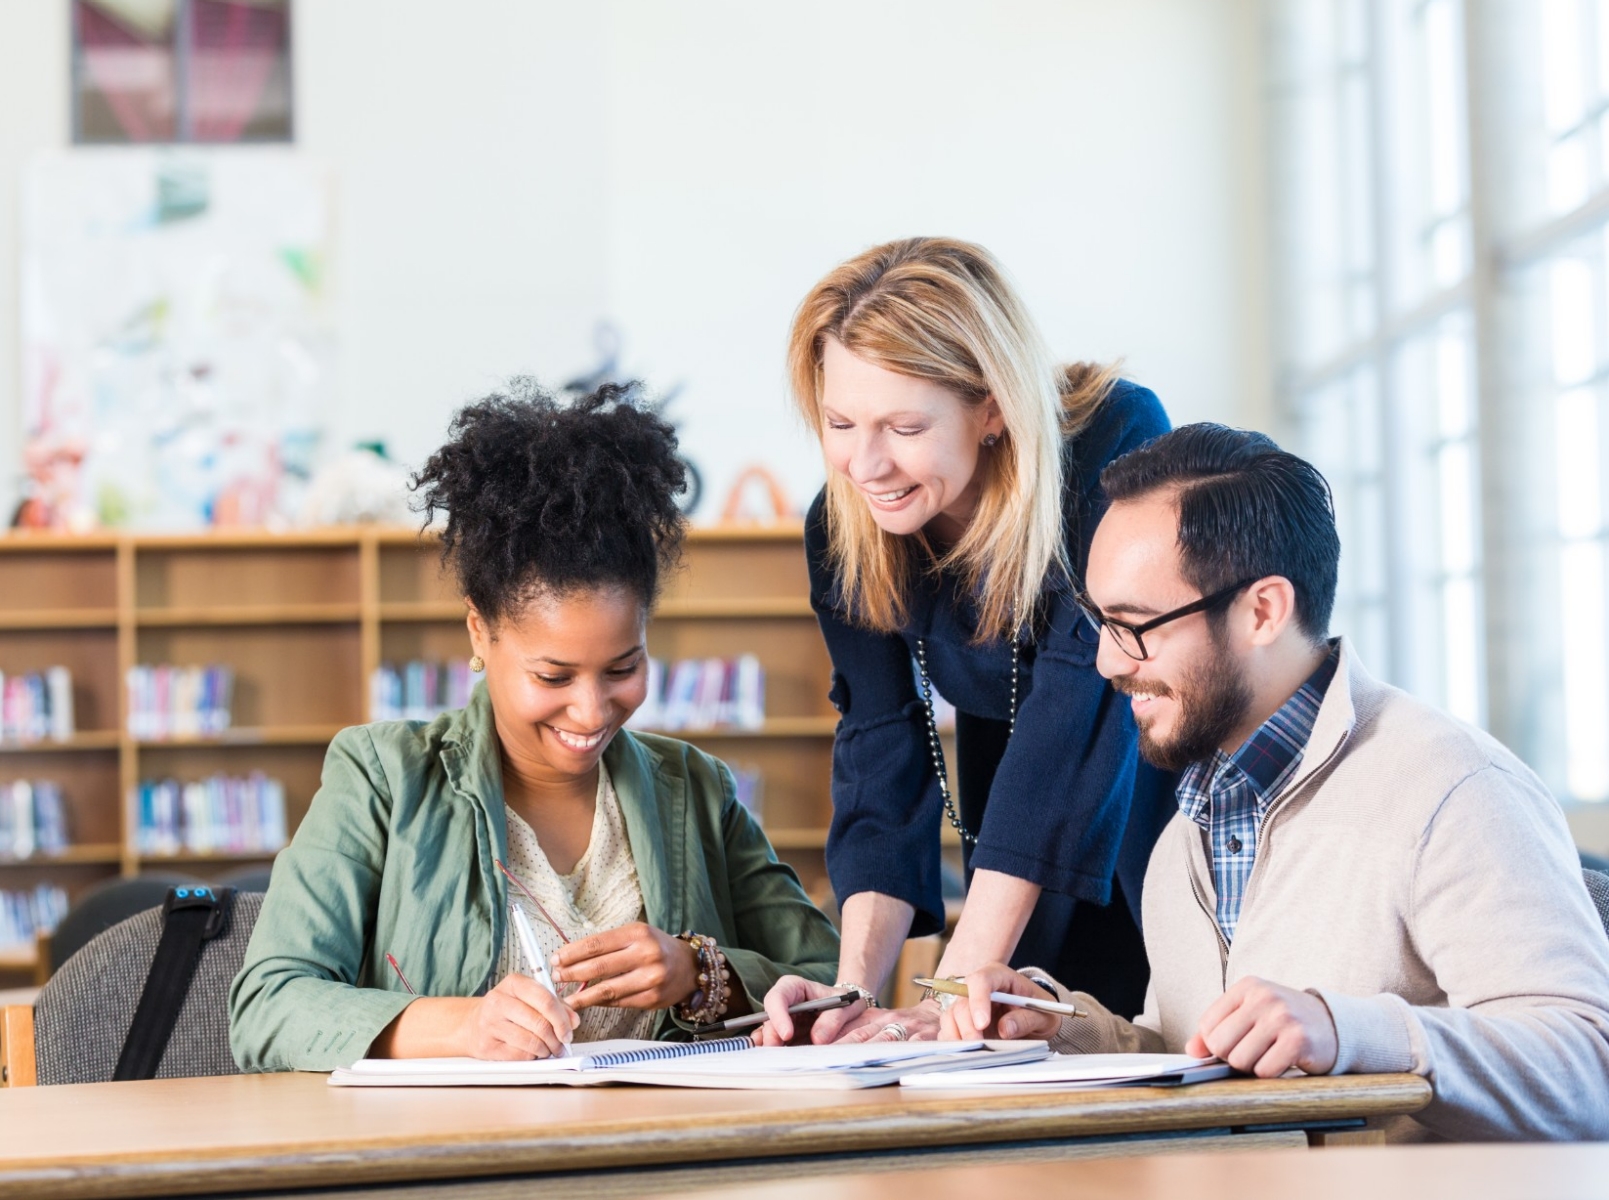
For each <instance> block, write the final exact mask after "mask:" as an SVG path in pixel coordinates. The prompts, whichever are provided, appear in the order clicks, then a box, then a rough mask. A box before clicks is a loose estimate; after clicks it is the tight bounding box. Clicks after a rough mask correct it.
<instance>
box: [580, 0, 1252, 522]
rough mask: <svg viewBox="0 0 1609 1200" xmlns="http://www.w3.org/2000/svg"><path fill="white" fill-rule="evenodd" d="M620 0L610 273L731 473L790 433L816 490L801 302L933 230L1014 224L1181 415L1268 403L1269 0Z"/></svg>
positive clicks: (1094, 333)
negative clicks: (790, 389) (752, 0)
mask: <svg viewBox="0 0 1609 1200" xmlns="http://www.w3.org/2000/svg"><path fill="white" fill-rule="evenodd" d="M611 13H612V16H613V21H612V23H611V32H610V38H609V44H610V48H611V51H612V60H611V61H612V67H613V75H614V86H613V88H612V89H611V93H610V95H611V106H610V130H611V139H610V140H611V163H612V166H613V171H614V175H613V179H612V185H611V188H610V200H611V205H612V220H611V227H612V228H611V250H612V258H611V263H610V268H611V269H610V280H611V286H610V295H611V299H612V300H613V304H614V310H615V312H617V313H618V314H619V316H620V317H621V319H622V320H623V322H624V324H625V325H626V326H627V327H628V328H629V329H630V330H631V331H632V334H633V338H634V341H635V344H636V346H637V348H638V351H639V353H640V356H641V360H642V362H643V363H644V364H645V365H647V366H648V367H650V368H651V369H652V370H653V372H654V373H655V375H656V376H657V377H659V378H663V379H667V380H671V379H674V380H686V381H687V385H688V392H687V398H686V400H685V401H684V402H681V403H679V404H678V411H680V412H682V413H684V414H685V416H686V418H687V420H686V433H687V440H688V441H689V442H690V444H691V445H692V447H693V448H694V453H695V455H696V456H697V458H698V460H699V461H700V462H701V463H708V464H709V467H710V469H711V473H712V474H716V475H717V476H724V475H728V474H729V473H730V468H731V467H732V466H734V465H736V464H738V463H740V462H742V461H743V460H745V459H748V458H754V457H758V456H761V455H766V454H768V453H769V454H771V455H775V456H778V457H780V458H781V460H782V462H781V465H782V466H783V467H784V468H785V470H786V473H787V478H788V482H789V483H790V485H791V487H792V490H793V491H794V493H795V494H796V495H798V496H800V497H802V498H803V497H807V496H808V495H809V494H811V493H813V492H814V490H815V488H816V486H818V484H819V481H820V478H821V471H820V467H819V459H818V456H817V455H816V453H815V450H814V448H813V447H812V446H811V445H809V443H808V439H807V437H806V436H805V434H804V433H803V432H802V426H800V425H799V424H798V423H797V422H796V421H795V420H794V419H793V418H792V417H791V415H790V414H789V413H788V412H787V410H786V399H785V397H786V392H785V387H784V381H783V370H782V354H783V348H784V346H785V344H786V339H787V331H788V325H789V321H790V318H791V316H792V312H793V308H794V306H795V305H796V304H797V303H798V301H799V300H800V298H801V297H802V296H803V294H804V292H805V291H806V290H807V289H808V288H809V287H810V285H811V284H813V283H814V282H815V281H816V280H817V279H818V278H819V277H820V276H821V275H822V274H823V273H825V272H826V271H827V270H829V269H830V268H831V267H832V266H834V265H835V264H836V263H838V262H839V261H841V260H842V259H844V258H847V257H848V256H849V255H851V254H853V253H855V252H857V251H859V250H861V249H863V248H865V247H867V246H870V245H873V244H875V243H877V242H880V241H885V240H887V239H890V238H895V237H903V236H909V235H912V234H919V233H920V234H947V235H953V236H958V237H964V238H968V239H971V240H974V241H978V242H981V243H983V244H984V245H986V246H988V247H989V248H990V249H991V250H993V251H994V252H995V254H996V255H997V256H999V257H1000V258H1001V259H1002V261H1003V262H1004V263H1005V265H1006V267H1007V268H1008V270H1010V271H1011V272H1012V274H1013V275H1014V276H1015V278H1016V279H1017V281H1018V283H1019V284H1020V285H1021V287H1022V288H1023V290H1024V292H1025V294H1026V296H1027V298H1028V301H1029V307H1030V310H1031V311H1032V312H1033V313H1034V314H1035V315H1036V317H1037V319H1038V320H1039V322H1040V323H1041V325H1042V327H1043V328H1044V331H1045V334H1046V337H1047V338H1048V340H1049V341H1050V343H1051V345H1052V347H1053V348H1054V349H1055V350H1056V351H1058V352H1059V353H1060V354H1062V355H1064V356H1066V357H1067V358H1099V359H1107V358H1113V357H1123V358H1124V359H1126V361H1127V364H1128V372H1129V374H1130V375H1131V376H1132V377H1133V378H1136V379H1138V380H1140V381H1142V382H1144V383H1146V384H1148V385H1150V386H1152V387H1154V388H1155V389H1156V390H1157V392H1158V394H1159V395H1160V396H1161V398H1162V400H1163V402H1164V404H1166V405H1167V407H1168V409H1169V411H1170V412H1171V414H1172V415H1173V417H1174V419H1175V421H1184V420H1194V419H1200V418H1205V417H1215V418H1219V419H1226V420H1234V421H1245V422H1247V423H1262V422H1263V421H1264V420H1265V419H1266V414H1267V411H1268V407H1267V406H1268V395H1269V390H1270V389H1269V386H1268V381H1267V379H1266V376H1265V369H1264V363H1265V361H1266V353H1265V345H1264V341H1263V332H1262V329H1263V324H1264V318H1265V313H1264V299H1263V297H1264V291H1265V289H1264V281H1263V259H1262V256H1261V253H1260V249H1259V247H1260V238H1261V218H1260V214H1261V210H1262V204H1263V198H1262V182H1261V177H1262V173H1261V169H1260V162H1259V159H1258V154H1259V149H1258V147H1259V145H1260V140H1261V119H1262V118H1261V112H1260V108H1259V104H1260V97H1259V95H1258V92H1257V88H1256V84H1255V82H1254V81H1255V80H1256V79H1257V78H1258V77H1259V74H1258V67H1257V65H1256V64H1257V59H1256V51H1257V43H1256V20H1255V12H1254V6H1253V5H1250V4H1241V3H1239V2H1238V0H1209V2H1203V0H1124V2H1123V3H1120V4H1119V3H1111V2H1110V0H1076V2H1068V0H1059V2H1058V0H997V2H995V3H990V4H977V3H973V2H971V0H897V2H896V0H883V2H881V3H877V4H867V3H861V2H857V0H816V2H814V3H811V4H809V5H789V6H786V7H783V6H775V5H755V4H745V3H737V2H728V0H699V2H684V3H679V4H674V5H666V4H663V3H658V2H656V0H618V2H617V3H615V4H614V5H613V6H612V8H611ZM739 416H740V417H741V420H735V419H734V418H735V417H739ZM780 447H787V450H786V452H785V454H784V452H783V451H781V450H780V449H774V448H780ZM717 490H720V489H717Z"/></svg>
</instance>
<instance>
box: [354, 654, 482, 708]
mask: <svg viewBox="0 0 1609 1200" xmlns="http://www.w3.org/2000/svg"><path fill="white" fill-rule="evenodd" d="M474 687H475V676H474V673H473V672H471V671H470V669H469V660H468V659H467V658H454V659H449V660H448V661H446V662H437V661H432V660H427V659H414V660H412V661H411V662H406V663H402V664H400V665H399V664H394V663H382V664H381V665H380V666H379V667H377V668H376V669H375V672H374V674H373V675H371V676H370V677H369V720H371V721H427V722H428V721H434V720H435V719H436V718H437V717H439V716H441V714H442V713H445V712H452V711H454V710H455V709H460V708H463V707H464V706H465V705H466V704H468V703H469V694H470V692H471V691H473V690H474Z"/></svg>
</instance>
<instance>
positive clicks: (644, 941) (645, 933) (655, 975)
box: [553, 921, 737, 1009]
mask: <svg viewBox="0 0 1609 1200" xmlns="http://www.w3.org/2000/svg"><path fill="white" fill-rule="evenodd" d="M553 982H554V983H584V984H586V987H584V988H583V989H582V990H581V991H579V992H576V993H575V994H574V995H573V996H571V997H570V999H569V1003H570V1006H571V1007H572V1008H577V1009H582V1008H592V1007H594V1006H596V1005H606V1006H608V1007H611V1008H669V1007H670V1006H671V1005H673V1004H680V1003H682V1001H684V1000H686V999H688V998H689V997H690V996H691V995H692V994H693V992H694V991H696V990H697V989H698V952H697V951H696V950H694V949H693V948H692V947H691V946H689V945H688V944H687V943H686V942H684V941H682V940H681V939H680V938H674V937H671V935H670V934H668V933H666V932H665V931H664V930H662V929H655V928H654V927H653V926H652V925H645V924H644V923H643V922H641V921H637V922H635V923H633V924H631V925H622V926H621V927H620V928H619V929H610V930H606V931H605V932H603V933H594V934H592V935H590V936H588V937H584V938H577V939H576V940H575V941H573V942H570V943H569V944H568V945H564V946H560V947H559V952H558V953H557V954H555V955H554V956H553ZM732 982H733V984H734V985H736V982H737V981H736V980H735V979H734V980H733V981H732Z"/></svg>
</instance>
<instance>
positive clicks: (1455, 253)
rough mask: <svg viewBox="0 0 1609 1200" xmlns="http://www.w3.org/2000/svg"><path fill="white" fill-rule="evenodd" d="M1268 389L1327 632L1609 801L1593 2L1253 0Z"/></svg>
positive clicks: (1601, 194) (1603, 285)
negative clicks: (1268, 304) (1329, 576)
mask: <svg viewBox="0 0 1609 1200" xmlns="http://www.w3.org/2000/svg"><path fill="white" fill-rule="evenodd" d="M1267 17H1268V21H1267V24H1268V33H1269V37H1268V47H1269V55H1270V71H1269V83H1270V100H1271V112H1272V114H1273V131H1272V132H1273V138H1272V144H1273V163H1274V172H1273V178H1274V188H1275V197H1274V200H1275V213H1276V219H1277V225H1276V247H1275V249H1276V259H1275V260H1276V262H1277V263H1278V264H1279V275H1278V279H1277V292H1278V296H1279V304H1278V311H1279V312H1280V313H1281V320H1282V326H1281V327H1280V328H1279V330H1278V331H1277V343H1278V346H1279V348H1280V361H1279V381H1280V383H1279V387H1280V396H1281V402H1282V411H1283V412H1284V414H1285V417H1286V419H1287V421H1288V423H1289V426H1290V428H1289V430H1288V431H1287V433H1288V435H1289V436H1290V437H1291V438H1292V440H1293V442H1294V443H1295V444H1296V445H1298V446H1300V447H1301V448H1302V449H1303V450H1304V452H1305V453H1307V454H1308V455H1309V456H1310V457H1312V458H1313V459H1314V461H1315V462H1317V463H1318V464H1319V465H1320V466H1321V467H1322V468H1323V469H1324V470H1325V473H1326V474H1327V475H1328V477H1329V479H1330V481H1331V484H1332V486H1333V487H1334V489H1335V494H1336V506H1337V513H1338V519H1339V523H1340V526H1341V535H1342V545H1343V560H1342V578H1341V589H1340V594H1339V596H1338V599H1337V610H1336V622H1335V625H1336V628H1337V630H1338V631H1340V632H1342V633H1345V634H1347V635H1348V636H1349V637H1351V638H1352V639H1353V640H1354V642H1355V643H1356V645H1357V646H1358V649H1359V651H1360V653H1361V654H1362V655H1363V657H1364V659H1365V661H1366V662H1367V663H1368V664H1369V665H1370V666H1371V667H1372V668H1373V669H1374V670H1375V671H1376V672H1377V673H1379V674H1381V675H1383V676H1384V677H1386V678H1388V679H1390V680H1391V681H1393V682H1395V683H1398V684H1400V685H1401V686H1403V687H1405V688H1408V689H1409V690H1410V691H1413V692H1415V693H1417V694H1419V695H1421V696H1424V697H1425V698H1427V699H1429V700H1431V701H1433V702H1435V703H1437V704H1440V705H1442V706H1444V707H1446V708H1447V709H1449V710H1450V711H1452V712H1453V713H1455V714H1457V715H1458V716H1460V717H1463V718H1465V719H1466V720H1469V721H1472V722H1474V723H1477V724H1484V725H1487V726H1488V727H1489V728H1491V729H1492V731H1493V732H1494V733H1496V734H1497V735H1498V736H1499V737H1500V738H1502V739H1503V740H1504V741H1505V742H1507V743H1508V744H1509V745H1510V746H1512V747H1513V748H1514V749H1515V750H1516V751H1517V752H1519V753H1520V754H1521V755H1522V756H1523V757H1524V758H1525V759H1526V760H1527V761H1529V762H1530V763H1531V764H1532V765H1533V766H1535V767H1536V768H1537V769H1538V770H1539V771H1540V772H1541V773H1542V775H1543V777H1544V778H1545V779H1546V780H1547V781H1548V783H1549V784H1550V786H1552V787H1553V788H1554V789H1555V790H1556V791H1557V792H1558V793H1559V794H1560V795H1561V796H1564V797H1567V798H1571V799H1576V800H1602V799H1606V798H1609V638H1606V635H1605V627H1606V622H1609V608H1606V600H1609V535H1606V527H1605V523H1604V513H1605V510H1606V507H1609V497H1606V495H1605V485H1606V476H1609V472H1606V471H1605V470H1604V463H1605V461H1606V459H1609V417H1606V414H1605V411H1604V403H1605V389H1606V386H1609V0H1539V2H1537V3H1500V2H1475V0H1468V2H1466V0H1268V5H1267Z"/></svg>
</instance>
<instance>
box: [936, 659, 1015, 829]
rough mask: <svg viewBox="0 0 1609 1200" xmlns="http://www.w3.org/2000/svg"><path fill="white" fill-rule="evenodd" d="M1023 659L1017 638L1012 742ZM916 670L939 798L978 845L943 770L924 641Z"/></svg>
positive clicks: (1010, 728) (952, 820)
mask: <svg viewBox="0 0 1609 1200" xmlns="http://www.w3.org/2000/svg"><path fill="white" fill-rule="evenodd" d="M1021 656H1022V643H1021V642H1020V641H1018V640H1017V638H1016V637H1015V636H1013V637H1012V639H1011V720H1010V724H1009V726H1008V727H1007V729H1006V737H1007V738H1010V737H1011V735H1012V734H1014V733H1016V732H1017V667H1018V662H1019V661H1020V659H1021ZM916 670H917V675H918V678H919V679H920V681H921V684H922V705H923V707H924V708H925V709H926V711H927V748H928V752H929V753H930V754H931V755H932V756H933V771H934V773H935V774H936V775H937V776H938V777H939V795H940V796H942V797H943V799H944V812H945V814H946V815H947V816H948V817H949V818H950V824H951V825H953V826H955V831H956V833H958V834H960V835H961V841H962V842H963V843H964V844H966V845H968V846H976V845H977V844H978V835H977V834H975V833H969V832H967V828H966V826H965V825H963V824H962V823H961V814H960V812H959V811H957V809H956V807H955V800H954V799H953V798H952V797H951V795H950V777H949V775H948V774H947V773H946V772H945V770H944V747H943V746H941V745H940V744H939V721H938V717H937V716H935V715H934V712H933V680H932V679H930V678H929V677H928V674H927V642H926V641H925V640H924V639H922V638H917V639H916Z"/></svg>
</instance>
